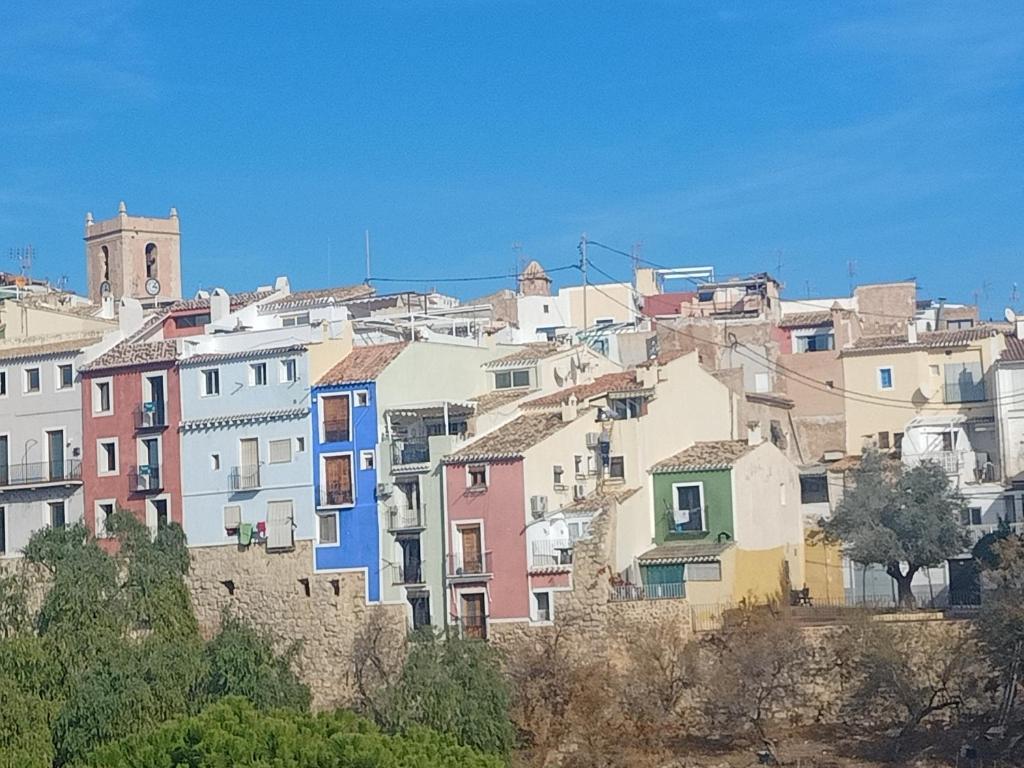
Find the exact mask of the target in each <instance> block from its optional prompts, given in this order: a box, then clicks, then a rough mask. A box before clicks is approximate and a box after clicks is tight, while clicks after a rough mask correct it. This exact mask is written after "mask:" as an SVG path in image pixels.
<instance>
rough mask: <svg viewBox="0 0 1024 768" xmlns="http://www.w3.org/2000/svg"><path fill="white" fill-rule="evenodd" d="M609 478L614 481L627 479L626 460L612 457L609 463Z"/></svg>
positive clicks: (620, 457)
mask: <svg viewBox="0 0 1024 768" xmlns="http://www.w3.org/2000/svg"><path fill="white" fill-rule="evenodd" d="M608 477H610V478H612V479H613V480H625V479H626V460H625V459H624V458H623V457H622V456H612V457H611V459H610V460H609V461H608Z"/></svg>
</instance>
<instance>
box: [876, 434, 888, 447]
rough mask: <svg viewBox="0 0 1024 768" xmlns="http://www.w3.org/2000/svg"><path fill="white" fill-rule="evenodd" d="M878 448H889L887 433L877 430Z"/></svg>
mask: <svg viewBox="0 0 1024 768" xmlns="http://www.w3.org/2000/svg"><path fill="white" fill-rule="evenodd" d="M878 449H879V450H882V451H887V450H889V433H888V432H879V433H878Z"/></svg>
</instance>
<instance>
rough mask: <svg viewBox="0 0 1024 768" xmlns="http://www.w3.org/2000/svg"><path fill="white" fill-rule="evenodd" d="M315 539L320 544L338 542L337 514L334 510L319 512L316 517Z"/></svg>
mask: <svg viewBox="0 0 1024 768" xmlns="http://www.w3.org/2000/svg"><path fill="white" fill-rule="evenodd" d="M316 531H317V534H316V535H317V539H318V540H319V542H320V543H321V544H337V543H338V516H337V514H335V513H334V512H329V513H319V514H317V518H316Z"/></svg>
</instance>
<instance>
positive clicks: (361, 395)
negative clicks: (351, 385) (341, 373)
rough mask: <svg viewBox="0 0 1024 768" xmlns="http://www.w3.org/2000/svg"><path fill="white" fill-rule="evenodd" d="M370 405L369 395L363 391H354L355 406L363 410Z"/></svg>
mask: <svg viewBox="0 0 1024 768" xmlns="http://www.w3.org/2000/svg"><path fill="white" fill-rule="evenodd" d="M369 404H370V393H369V392H367V391H366V390H365V389H357V390H356V405H357V406H359V407H360V408H365V407H366V406H367V405H369Z"/></svg>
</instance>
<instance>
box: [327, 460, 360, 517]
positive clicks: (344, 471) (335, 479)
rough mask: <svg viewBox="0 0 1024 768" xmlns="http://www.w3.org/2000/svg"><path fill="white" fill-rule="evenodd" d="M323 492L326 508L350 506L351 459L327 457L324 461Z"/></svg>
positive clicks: (351, 495)
mask: <svg viewBox="0 0 1024 768" xmlns="http://www.w3.org/2000/svg"><path fill="white" fill-rule="evenodd" d="M324 490H325V491H326V494H325V495H326V503H327V505H328V506H334V505H337V504H352V503H353V502H354V501H355V499H354V495H353V493H352V457H351V456H347V455H346V456H329V457H328V458H326V459H325V460H324Z"/></svg>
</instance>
